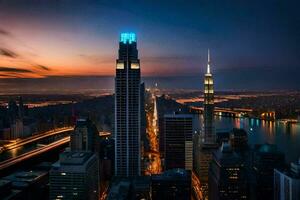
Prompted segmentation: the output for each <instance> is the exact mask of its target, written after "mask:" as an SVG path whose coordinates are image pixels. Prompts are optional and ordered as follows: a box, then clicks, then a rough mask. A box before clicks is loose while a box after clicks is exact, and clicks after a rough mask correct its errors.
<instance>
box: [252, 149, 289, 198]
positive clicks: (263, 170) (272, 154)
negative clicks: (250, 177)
mask: <svg viewBox="0 0 300 200" xmlns="http://www.w3.org/2000/svg"><path fill="white" fill-rule="evenodd" d="M284 165H285V161H284V154H283V153H282V152H280V151H278V149H277V146H276V145H274V144H263V145H256V146H255V151H254V155H253V170H254V174H255V179H256V180H255V181H256V185H255V190H256V192H255V193H256V197H255V199H262V200H265V199H273V194H274V187H273V183H274V169H278V170H281V169H283V168H284Z"/></svg>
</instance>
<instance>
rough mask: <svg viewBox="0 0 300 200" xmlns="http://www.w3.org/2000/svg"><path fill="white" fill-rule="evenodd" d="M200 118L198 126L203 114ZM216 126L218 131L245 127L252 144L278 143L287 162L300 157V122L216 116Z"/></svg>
mask: <svg viewBox="0 0 300 200" xmlns="http://www.w3.org/2000/svg"><path fill="white" fill-rule="evenodd" d="M199 119H200V120H199V124H198V126H200V125H201V124H202V120H203V119H202V115H201V116H200V117H199ZM215 127H216V131H217V132H220V131H229V130H231V129H232V128H243V129H245V130H246V131H247V133H248V143H249V145H251V146H253V145H255V144H263V143H266V142H267V143H272V144H276V145H277V147H278V149H279V150H280V151H281V152H284V153H285V159H286V162H287V163H290V162H292V161H297V160H298V159H299V158H300V124H289V125H288V124H285V123H283V122H278V121H277V122H272V121H265V120H259V119H250V118H229V117H221V116H215Z"/></svg>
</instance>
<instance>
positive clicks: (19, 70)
mask: <svg viewBox="0 0 300 200" xmlns="http://www.w3.org/2000/svg"><path fill="white" fill-rule="evenodd" d="M1 72H8V73H11V72H12V73H32V71H31V70H28V69H22V68H14V67H0V73H1Z"/></svg>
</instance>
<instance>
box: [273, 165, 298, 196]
mask: <svg viewBox="0 0 300 200" xmlns="http://www.w3.org/2000/svg"><path fill="white" fill-rule="evenodd" d="M285 199H287V200H298V199H300V159H299V160H298V162H292V163H291V166H290V168H289V169H287V170H277V169H275V170H274V200H285Z"/></svg>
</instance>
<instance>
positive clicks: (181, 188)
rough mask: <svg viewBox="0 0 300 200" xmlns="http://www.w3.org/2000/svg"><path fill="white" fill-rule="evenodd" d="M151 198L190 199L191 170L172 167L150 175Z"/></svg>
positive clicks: (154, 199)
mask: <svg viewBox="0 0 300 200" xmlns="http://www.w3.org/2000/svg"><path fill="white" fill-rule="evenodd" d="M151 187H152V199H153V200H161V199H172V200H177V199H178V200H190V199H191V172H190V171H189V170H183V169H172V170H168V171H165V172H164V173H162V174H159V175H152V184H151Z"/></svg>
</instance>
